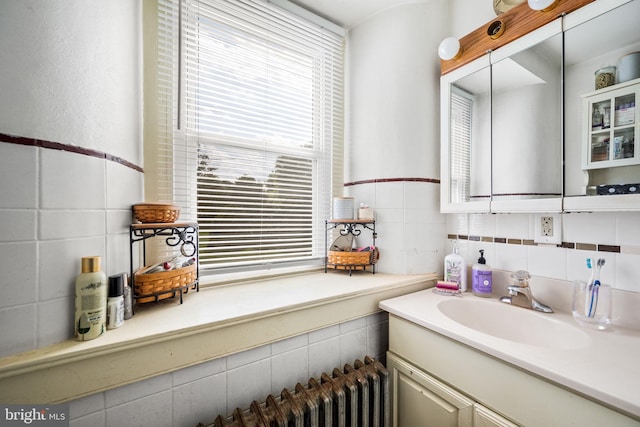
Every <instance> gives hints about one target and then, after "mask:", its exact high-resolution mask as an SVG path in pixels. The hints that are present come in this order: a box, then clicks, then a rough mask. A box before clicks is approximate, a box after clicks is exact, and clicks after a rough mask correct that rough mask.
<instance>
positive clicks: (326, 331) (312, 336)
mask: <svg viewBox="0 0 640 427" xmlns="http://www.w3.org/2000/svg"><path fill="white" fill-rule="evenodd" d="M308 335H309V344H313V343H316V342H320V341H324V340H327V339H329V338H333V337H337V336H339V335H340V325H335V326H329V327H327V328H322V329H318V330H317V331H313V332H309V334H308Z"/></svg>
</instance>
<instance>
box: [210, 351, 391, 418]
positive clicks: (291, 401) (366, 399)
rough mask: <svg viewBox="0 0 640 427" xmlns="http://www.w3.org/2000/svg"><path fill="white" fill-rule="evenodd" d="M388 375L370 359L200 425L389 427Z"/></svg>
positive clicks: (382, 367)
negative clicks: (207, 423) (211, 422)
mask: <svg viewBox="0 0 640 427" xmlns="http://www.w3.org/2000/svg"><path fill="white" fill-rule="evenodd" d="M390 410H391V404H390V396H389V372H388V371H387V369H386V368H385V367H384V366H383V365H382V363H380V362H378V361H376V360H375V359H373V358H372V357H369V356H366V357H365V358H364V362H362V361H361V360H356V361H355V362H354V364H353V366H352V365H349V364H347V365H345V366H344V368H343V369H338V368H336V369H334V370H333V372H332V373H331V375H329V374H328V373H323V374H322V375H321V376H320V379H319V381H318V380H317V379H315V378H310V379H309V382H308V384H307V385H302V384H300V383H298V384H296V386H295V387H294V388H293V390H291V391H290V390H287V389H284V390H282V393H281V394H280V396H279V397H274V396H273V395H271V394H270V395H269V396H267V398H266V399H265V401H264V402H262V403H260V402H258V401H253V402H252V403H251V405H249V408H248V409H245V410H241V409H240V408H236V409H235V410H234V411H233V414H232V415H231V416H228V417H225V416H222V415H218V416H217V417H216V419H215V421H214V422H213V424H209V425H207V426H205V424H202V423H200V424H198V427H390V425H391V416H390Z"/></svg>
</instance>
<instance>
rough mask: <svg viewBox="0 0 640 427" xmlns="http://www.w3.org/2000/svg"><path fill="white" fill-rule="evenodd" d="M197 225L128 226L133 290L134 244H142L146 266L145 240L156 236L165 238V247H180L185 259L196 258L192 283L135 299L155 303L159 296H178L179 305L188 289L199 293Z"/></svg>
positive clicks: (157, 224) (159, 224) (132, 286)
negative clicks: (194, 275) (148, 300)
mask: <svg viewBox="0 0 640 427" xmlns="http://www.w3.org/2000/svg"><path fill="white" fill-rule="evenodd" d="M198 230H199V227H198V223H197V222H176V223H151V224H131V225H130V226H129V263H130V268H131V276H130V277H131V288H132V289H135V274H134V273H135V272H134V269H133V247H134V244H135V243H138V242H142V263H143V265H146V261H147V243H146V241H147V239H150V238H152V237H157V236H166V239H165V243H166V244H167V246H171V247H176V246H178V245H180V252H181V253H182V255H184V256H186V257H195V258H196V280H195V281H194V282H193V283H189V284H186V285H184V286H182V287H180V288H175V289H171V290H168V291H162V292H154V293H151V294H145V295H135V293H134V298H135V299H140V298H150V297H153V298H155V300H156V302H157V301H158V297H159V296H160V295H165V294H171V293H172V294H173V295H172V297H175V295H176V294H179V295H180V304H182V295H183V293H187V292H189V289H195V290H196V292H199V291H200V266H199V262H198V261H199V259H198Z"/></svg>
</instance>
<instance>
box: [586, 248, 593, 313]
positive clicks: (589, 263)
mask: <svg viewBox="0 0 640 427" xmlns="http://www.w3.org/2000/svg"><path fill="white" fill-rule="evenodd" d="M587 268H588V269H589V271H590V272H591V275H590V276H589V280H588V281H587V286H586V290H587V292H586V295H585V298H584V315H585V316H587V317H589V312H590V310H591V304H590V298H589V295H591V290H592V289H593V280H594V277H595V270H594V269H593V268H592V266H591V258H587Z"/></svg>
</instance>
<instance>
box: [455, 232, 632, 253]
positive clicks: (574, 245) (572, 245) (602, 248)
mask: <svg viewBox="0 0 640 427" xmlns="http://www.w3.org/2000/svg"><path fill="white" fill-rule="evenodd" d="M447 238H448V239H450V240H469V241H472V242H487V243H504V244H507V245H525V246H538V244H537V243H536V242H534V241H533V240H531V239H513V238H505V237H491V236H468V235H465V234H447ZM545 246H548V245H546V244H545ZM555 246H557V247H559V248H565V249H578V250H582V251H597V252H613V253H636V251H629V252H627V251H626V250H622V247H621V246H617V245H606V244H601V243H582V242H562V243H561V244H559V245H555Z"/></svg>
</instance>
